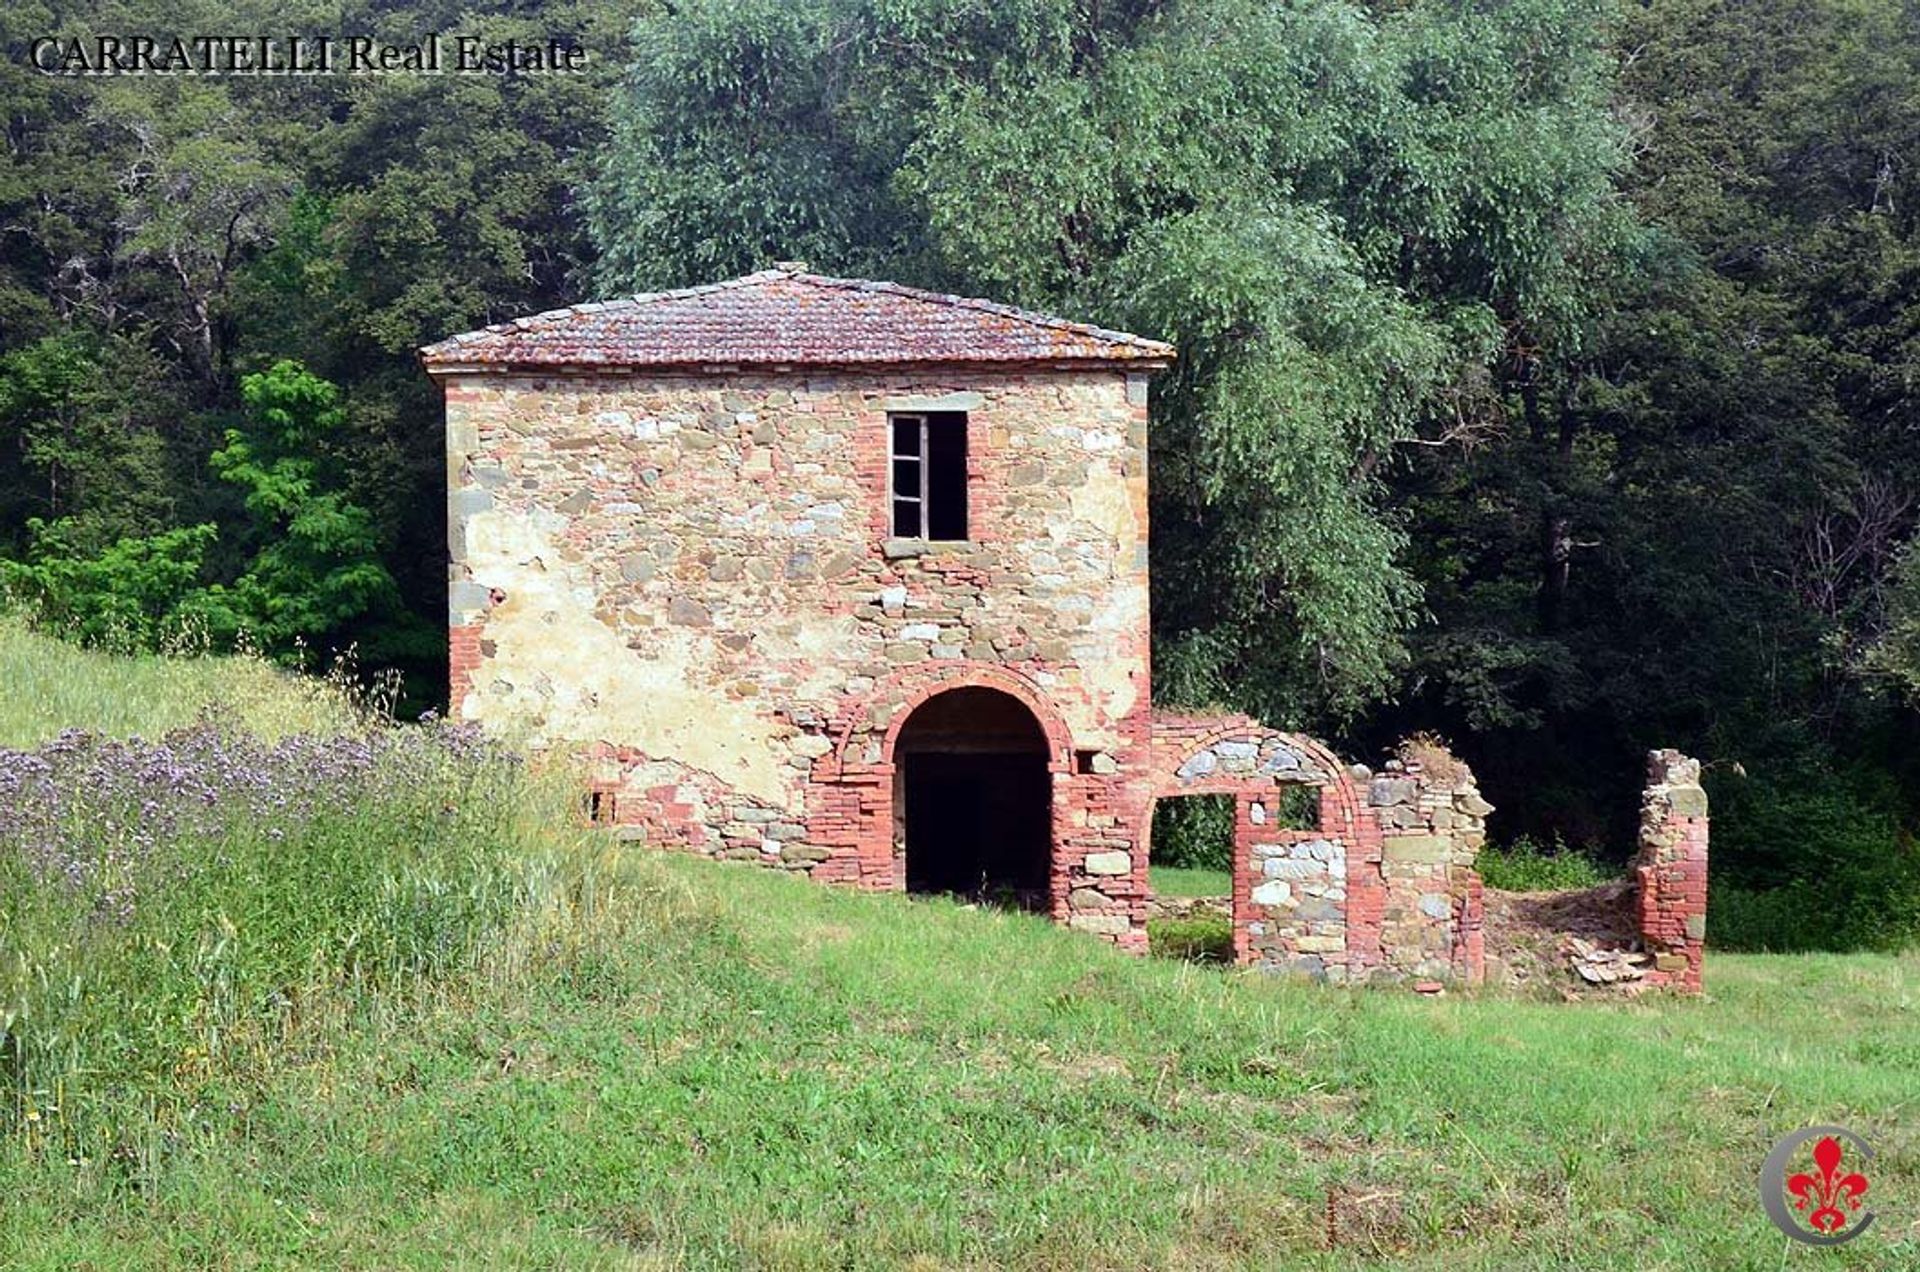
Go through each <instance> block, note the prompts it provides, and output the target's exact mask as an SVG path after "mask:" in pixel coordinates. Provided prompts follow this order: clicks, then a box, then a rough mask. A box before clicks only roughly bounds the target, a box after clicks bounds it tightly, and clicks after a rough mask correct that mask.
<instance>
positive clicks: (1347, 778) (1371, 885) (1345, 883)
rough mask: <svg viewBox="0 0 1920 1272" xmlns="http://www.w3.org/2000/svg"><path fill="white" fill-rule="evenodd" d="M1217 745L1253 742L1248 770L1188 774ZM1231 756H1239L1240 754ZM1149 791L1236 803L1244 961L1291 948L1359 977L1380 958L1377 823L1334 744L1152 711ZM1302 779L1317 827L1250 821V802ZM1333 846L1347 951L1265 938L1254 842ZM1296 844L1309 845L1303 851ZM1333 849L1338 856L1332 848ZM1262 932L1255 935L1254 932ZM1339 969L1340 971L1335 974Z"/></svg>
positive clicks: (1236, 914) (1267, 918) (1269, 922)
mask: <svg viewBox="0 0 1920 1272" xmlns="http://www.w3.org/2000/svg"><path fill="white" fill-rule="evenodd" d="M1223 743H1241V744H1245V745H1248V746H1251V747H1252V748H1254V753H1253V756H1251V757H1249V758H1251V759H1252V760H1253V761H1254V762H1253V763H1252V764H1251V765H1248V766H1246V767H1236V768H1232V769H1226V768H1222V767H1218V766H1215V767H1210V768H1209V769H1208V770H1207V771H1204V772H1200V773H1195V772H1191V771H1189V770H1190V768H1191V766H1192V764H1193V762H1194V761H1195V760H1196V758H1198V757H1200V756H1203V755H1206V754H1208V753H1209V752H1213V751H1214V750H1215V748H1217V747H1219V746H1220V745H1221V744H1223ZM1276 748H1284V749H1285V750H1286V751H1287V752H1289V753H1291V755H1292V756H1295V757H1297V758H1298V761H1299V762H1298V763H1295V764H1289V765H1285V766H1279V767H1273V768H1269V767H1268V762H1269V761H1270V758H1271V754H1272V752H1273V750H1274V749H1276ZM1236 758H1237V757H1236ZM1151 770H1152V774H1151V775H1152V797H1153V800H1154V801H1155V802H1158V801H1159V800H1161V799H1165V798H1172V797H1176V796H1181V795H1231V796H1233V797H1234V802H1235V817H1234V860H1233V944H1234V957H1235V960H1236V961H1238V962H1242V963H1250V962H1263V961H1264V962H1279V963H1282V964H1283V965H1284V963H1285V961H1286V960H1285V957H1284V956H1285V955H1286V954H1287V953H1289V952H1290V953H1291V954H1292V956H1293V962H1294V964H1295V965H1296V966H1307V965H1313V964H1314V963H1315V962H1316V961H1317V962H1320V963H1324V964H1325V968H1324V970H1325V972H1326V973H1327V974H1329V975H1334V974H1337V975H1338V976H1340V977H1343V978H1349V979H1358V978H1361V977H1364V976H1365V975H1366V974H1367V972H1368V971H1369V970H1370V969H1372V968H1373V967H1375V966H1377V965H1378V964H1379V962H1380V958H1381V952H1380V949H1381V947H1380V923H1381V918H1382V916H1383V914H1384V911H1385V907H1386V882H1385V877H1384V875H1383V874H1382V838H1381V832H1380V822H1379V818H1378V816H1377V815H1376V814H1375V813H1374V811H1373V809H1372V808H1371V807H1370V806H1369V805H1368V804H1367V802H1366V800H1365V799H1364V798H1363V797H1362V793H1361V791H1360V790H1359V788H1358V787H1357V786H1356V785H1355V783H1354V779H1353V774H1352V770H1351V769H1349V768H1348V766H1347V765H1346V763H1345V762H1343V761H1342V760H1341V759H1340V757H1339V756H1337V755H1336V754H1334V752H1333V751H1332V749H1331V748H1329V747H1328V746H1327V745H1326V744H1325V743H1322V742H1320V741H1318V740H1317V739H1314V738H1310V737H1305V736H1302V735H1300V734H1297V733H1287V732H1284V731H1282V730H1279V729H1272V728H1269V727H1267V726H1266V725H1264V724H1261V723H1260V722H1259V721H1258V720H1255V719H1254V718H1252V717H1251V716H1245V715H1237V714H1235V715H1217V716H1183V715H1175V714H1171V713H1160V712H1156V713H1155V715H1154V719H1153V750H1152V763H1151ZM1287 784H1300V785H1308V786H1313V787H1315V788H1317V789H1318V790H1319V792H1320V818H1319V823H1320V824H1319V826H1318V828H1316V829H1314V830H1310V831H1297V830H1285V829H1282V828H1279V827H1276V826H1272V825H1269V824H1266V823H1265V822H1264V820H1262V821H1259V822H1256V820H1255V819H1256V817H1260V818H1264V813H1263V811H1262V810H1260V809H1258V808H1256V807H1255V805H1256V804H1259V803H1260V802H1262V801H1263V800H1265V799H1267V798H1269V797H1270V796H1271V794H1272V793H1273V792H1274V791H1275V790H1276V789H1277V788H1278V787H1280V786H1282V785H1287ZM1323 840H1324V841H1328V842H1329V843H1331V844H1335V845H1338V853H1337V855H1338V857H1339V864H1340V868H1341V870H1342V871H1343V879H1342V882H1341V892H1342V894H1343V900H1342V902H1341V904H1340V915H1339V922H1340V923H1341V924H1342V925H1343V926H1344V948H1343V949H1342V950H1340V951H1339V953H1338V956H1337V957H1336V958H1327V957H1325V955H1324V953H1323V952H1321V951H1316V950H1302V949H1297V948H1296V949H1294V950H1292V951H1285V950H1281V949H1279V948H1278V947H1279V945H1280V944H1282V943H1278V942H1275V941H1273V940H1271V939H1270V937H1269V929H1272V928H1274V927H1275V923H1274V916H1273V914H1272V913H1270V912H1267V911H1264V910H1263V909H1262V908H1261V907H1260V906H1259V905H1258V904H1257V903H1256V902H1255V901H1254V900H1253V896H1254V889H1255V888H1256V887H1258V886H1260V885H1261V883H1262V882H1264V881H1265V880H1264V878H1263V876H1262V875H1261V873H1260V866H1259V864H1258V863H1257V862H1256V861H1255V854H1256V845H1280V846H1283V847H1290V846H1293V845H1308V844H1318V843H1320V841H1323ZM1301 851H1303V852H1304V851H1306V850H1305V849H1304V848H1302V850H1301ZM1328 853H1329V855H1330V856H1331V855H1334V853H1333V850H1332V849H1328ZM1256 934H1258V935H1256ZM1336 969H1337V972H1336Z"/></svg>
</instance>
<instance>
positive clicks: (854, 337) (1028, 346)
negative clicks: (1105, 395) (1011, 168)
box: [420, 266, 1174, 370]
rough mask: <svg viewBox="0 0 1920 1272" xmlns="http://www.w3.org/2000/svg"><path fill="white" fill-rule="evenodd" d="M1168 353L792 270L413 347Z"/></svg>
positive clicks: (1088, 355) (510, 352)
mask: <svg viewBox="0 0 1920 1272" xmlns="http://www.w3.org/2000/svg"><path fill="white" fill-rule="evenodd" d="M1173 356H1174V350H1173V346H1171V345H1167V344H1162V343H1161V342H1160V341H1158V340H1147V339H1144V338H1143V337H1140V336H1130V335H1127V334H1126V333H1125V332H1120V331H1107V330H1104V329H1102V328H1100V327H1091V326H1088V325H1086V324H1085V323H1078V322H1067V321H1065V320H1064V319H1060V318H1049V317H1047V316H1046V315H1044V314H1036V313H1030V312H1028V311H1027V310H1024V309H1014V308H1012V307H1011V306H1008V305H996V304H993V303H992V302H990V301H985V300H969V299H966V298H964V297H960V296H943V295H940V294H939V293H937V292H929V291H921V290H919V289H918V288H913V287H902V286H900V285H899V284H897V283H875V282H866V281H863V280H860V279H851V278H827V277H824V276H822V275H819V274H809V273H806V272H804V270H802V269H800V268H798V267H787V266H783V267H780V268H777V269H770V270H763V271H762V272H760V273H758V274H748V275H747V276H746V277H744V278H736V279H734V280H732V281H731V282H725V283H712V284H709V285H708V286H705V287H688V288H684V289H682V290H680V291H668V292H651V293H646V294H642V295H638V296H630V297H626V298H623V299H620V300H609V301H602V302H599V303H596V304H590V305H574V306H571V307H569V308H566V309H555V310H552V311H550V312H548V313H544V314H534V315H533V316H531V317H528V318H520V319H516V320H515V321H513V322H503V323H496V324H495V325H493V326H491V327H485V328H482V329H481V330H479V331H469V332H467V333H465V334H464V335H458V336H453V337H451V338H449V339H446V340H442V341H440V342H439V343H437V344H430V345H427V346H426V347H425V348H423V349H421V350H420V357H421V360H422V361H423V362H424V363H425V364H426V366H427V368H428V369H429V370H446V369H451V368H453V367H460V366H481V367H505V366H510V365H511V366H689V365H706V364H716V363H718V364H736V365H746V364H754V365H766V364H776V363H777V364H790V365H806V364H812V365H822V364H831V365H841V366H855V365H870V364H888V363H902V362H1056V361H1072V360H1093V361H1100V362H1140V363H1145V364H1160V363H1164V362H1167V361H1169V360H1171V359H1172V358H1173Z"/></svg>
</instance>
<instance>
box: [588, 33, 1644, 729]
mask: <svg viewBox="0 0 1920 1272" xmlns="http://www.w3.org/2000/svg"><path fill="white" fill-rule="evenodd" d="M1602 35H1603V28H1602V24H1601V19H1600V12H1599V10H1598V9H1597V8H1595V7H1593V6H1590V5H1586V4H1583V3H1577V2H1569V0H1524V2H1523V3H1519V4H1510V5H1502V6H1498V7H1497V8H1491V9H1462V8H1460V7H1458V6H1451V5H1441V4H1421V5H1414V6H1410V7H1408V8H1406V9H1402V10H1397V11H1394V12H1391V13H1385V14H1375V13H1370V12H1368V11H1366V10H1362V9H1359V8H1355V7H1350V6H1347V5H1344V4H1339V3H1330V2H1322V3H1315V4H1310V5H1303V6H1297V7H1283V6H1272V5H1265V4H1255V3H1245V2H1241V0H1209V2H1203V3H1197V4H1191V5H1182V6H1179V7H1177V8H1175V9H1171V10H1158V9H1155V8H1151V7H1133V6H1124V5H1123V6H1118V7H1116V8H1112V9H1107V8H1098V9H1087V8H1085V7H1083V6H1080V5H1077V4H1071V3H1066V2H1065V0H1024V2H1023V3H1018V4H1013V5H1002V6H994V7H993V8H992V9H990V10H979V9H971V8H964V7H963V8H958V9H955V8H951V7H947V6H942V5H938V4H908V5H894V6H882V5H860V4H853V5H849V4H842V3H837V2H831V0H815V2H812V3H803V4H771V3H755V4H748V5H738V4H728V5H718V4H694V5H689V6H686V7H684V8H681V9H676V10H675V11H673V12H672V13H670V14H667V15H663V16H659V17H655V18H652V19H649V20H647V21H643V22H642V23H641V24H640V26H639V28H638V30H637V33H636V59H635V64H634V67H633V72H632V76H631V78H630V80H629V82H628V86H627V89H626V91H625V92H624V93H623V94H622V96H621V97H620V98H619V100H618V102H617V103H616V108H615V135H614V143H613V146H612V148H611V151H610V153H609V155H608V158H607V162H606V164H605V167H604V172H603V175H602V177H601V179H600V180H599V182H598V183H597V184H596V185H595V186H594V188H593V190H592V191H591V195H590V199H589V211H590V216H591V219H592V223H593V227H594V231H595V235H596V238H597V239H598V241H599V244H600V248H601V252H602V265H601V273H602V276H603V277H604V278H605V279H606V280H607V281H608V282H609V283H611V284H612V285H614V286H617V287H630V286H650V285H656V284H660V283H677V282H689V281H695V280H699V279H705V278H710V277H713V276H715V275H722V274H726V273H731V272H735V271H738V270H743V269H745V268H748V267H751V266H753V265H755V264H758V263H761V262H764V261H766V260H767V259H769V258H773V257H782V256H795V255H805V256H807V257H808V258H809V259H810V260H811V261H812V262H813V264H814V265H815V266H817V267H820V268H825V269H834V270H840V271H843V272H850V273H865V274H873V275H884V276H889V277H895V278H900V279H902V280H905V281H909V282H920V283H927V284H931V285H936V286H942V287H959V288H965V289H969V290H974V291H983V292H988V293H991V294H994V295H996V296H1000V297H1003V298H1006V299H1010V300H1014V301H1018V302H1023V303H1027V304H1031V305H1036V306H1043V307H1049V308H1054V309H1059V310H1063V311H1068V312H1072V313H1074V314H1076V315H1086V316H1091V317H1094V318H1098V319H1102V320H1105V321H1109V322H1111V323H1113V324H1115V325H1124V326H1130V327H1133V328H1136V329H1143V330H1147V331H1150V332H1153V333H1156V334H1161V335H1165V336H1168V337H1169V338H1172V339H1174V340H1176V341H1177V342H1178V343H1179V345H1180V347H1181V354H1182V357H1181V361H1180V363H1179V366H1178V367H1177V368H1176V370H1175V371H1174V373H1173V374H1172V375H1171V376H1170V377H1168V379H1167V380H1166V382H1165V383H1164V384H1163V385H1162V386H1161V391H1160V393H1159V396H1158V406H1157V408H1156V432H1155V451H1154V463H1155V486H1154V498H1155V501H1156V504H1155V510H1154V517H1155V527H1156V535H1155V543H1154V550H1155V553H1156V557H1155V567H1156V569H1155V577H1156V580H1157V585H1158V587H1159V588H1160V592H1159V593H1158V594H1157V595H1156V606H1155V612H1156V615H1158V616H1159V621H1160V629H1159V630H1158V631H1157V633H1156V636H1157V637H1158V642H1157V650H1158V659H1159V666H1158V668H1157V675H1158V678H1159V681H1160V685H1161V687H1162V689H1163V691H1165V692H1167V693H1170V694H1171V695H1172V696H1174V697H1176V698H1187V699H1194V700H1199V699H1206V698H1218V699H1221V700H1225V701H1229V702H1232V703H1233V704H1234V705H1239V706H1247V707H1251V708H1254V709H1257V710H1262V711H1264V712H1265V713H1266V714H1268V715H1269V716H1271V717H1273V718H1276V719H1281V720H1288V719H1291V720H1299V719H1302V718H1303V717H1306V718H1311V717H1315V716H1319V717H1322V718H1324V717H1325V716H1326V715H1327V714H1329V713H1336V714H1337V713H1341V712H1347V711H1350V710H1351V709H1353V708H1354V707H1356V706H1357V705H1358V704H1360V703H1361V702H1363V701H1365V700H1366V699H1367V698H1368V697H1369V696H1371V695H1374V694H1377V693H1379V692H1381V691H1382V690H1384V689H1385V688H1386V687H1387V685H1388V684H1389V683H1390V680H1391V676H1392V674H1393V672H1394V671H1395V669H1396V668H1397V667H1398V665H1399V663H1400V660H1401V656H1402V639H1403V636H1404V633H1405V632H1406V630H1407V629H1408V627H1409V625H1410V624H1411V623H1412V622H1413V621H1414V619H1415V618H1416V617H1417V612H1418V599H1419V598H1418V593H1417V591H1416V589H1415V588H1414V587H1413V586H1412V584H1411V582H1410V580H1409V579H1408V577H1407V575H1406V573H1405V572H1404V570H1403V569H1402V568H1401V565H1400V563H1399V561H1398V559H1397V558H1398V555H1399V553H1400V551H1401V549H1402V547H1403V546H1404V544H1405V538H1404V532H1403V530H1402V528H1401V527H1400V526H1399V525H1398V524H1397V521H1396V519H1395V518H1394V517H1392V516H1391V515H1389V514H1388V513H1387V511H1386V510H1385V507H1384V505H1383V500H1382V496H1383V494H1384V490H1383V487H1382V485H1381V479H1382V476H1383V474H1384V473H1385V472H1387V471H1388V470H1389V469H1391V467H1392V465H1393V462H1394V456H1395V453H1396V451H1397V450H1398V449H1399V448H1400V447H1401V446H1403V445H1404V444H1406V443H1408V442H1411V441H1413V440H1414V439H1415V438H1416V437H1417V436H1418V435H1420V434H1421V433H1422V431H1423V430H1428V429H1430V428H1432V427H1433V426H1435V424H1436V422H1437V421H1439V420H1441V419H1442V418H1445V417H1450V416H1452V415H1454V414H1456V413H1457V412H1458V411H1460V410H1461V409H1463V408H1462V403H1463V402H1468V401H1469V400H1470V399H1471V397H1472V396H1473V390H1472V388H1471V386H1472V385H1473V384H1474V383H1476V382H1477V381H1478V380H1479V379H1483V378H1484V376H1485V375H1486V373H1487V370H1488V368H1489V365H1490V363H1491V362H1492V361H1493V360H1494V359H1495V358H1496V357H1497V356H1498V355H1499V353H1500V351H1501V348H1502V343H1503V331H1506V330H1511V329H1514V328H1515V327H1517V326H1518V325H1519V324H1526V326H1527V327H1528V328H1529V329H1530V330H1531V332H1532V333H1533V335H1532V336H1531V337H1530V338H1531V339H1534V340H1536V341H1537V340H1540V339H1553V340H1558V341H1564V342H1567V343H1568V344H1570V345H1572V344H1576V343H1577V341H1578V338H1579V330H1580V324H1579V319H1580V317H1581V316H1582V315H1583V314H1585V313H1587V312H1588V310H1589V308H1590V303H1589V294H1588V293H1589V290H1590V284H1589V282H1588V281H1587V280H1588V279H1589V278H1590V277H1591V276H1593V275H1594V274H1595V272H1596V270H1597V269H1599V268H1600V266H1599V265H1597V264H1596V262H1604V261H1605V260H1608V259H1610V258H1611V255H1612V254H1613V253H1614V252H1615V251H1616V250H1617V246H1618V243H1619V242H1620V241H1621V240H1622V239H1623V238H1624V237H1625V236H1626V234H1627V230H1626V229H1625V228H1624V227H1625V226H1626V224H1627V221H1626V218H1625V217H1624V216H1622V214H1621V213H1622V209H1621V207H1620V205H1619V203H1618V201H1617V200H1615V199H1614V198H1612V194H1611V191H1612V182H1613V179H1614V176H1615V174H1616V173H1617V172H1618V170H1619V168H1620V167H1621V165H1622V164H1623V162H1624V150H1623V147H1622V139H1621V136H1620V133H1619V130H1618V129H1617V127H1616V126H1615V125H1614V123H1613V122H1612V117H1611V115H1610V114H1609V112H1608V110H1607V103H1606V79H1607V76H1606V62H1605V58H1604V56H1603V54H1602V52H1601V39H1602Z"/></svg>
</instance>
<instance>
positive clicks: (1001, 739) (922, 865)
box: [893, 686, 1053, 910]
mask: <svg viewBox="0 0 1920 1272" xmlns="http://www.w3.org/2000/svg"><path fill="white" fill-rule="evenodd" d="M893 760H894V778H893V812H894V847H895V851H897V852H903V853H904V854H905V856H906V881H907V891H909V892H920V893H929V892H944V893H952V894H955V895H958V896H964V897H971V898H976V899H980V900H986V901H992V902H995V903H999V904H1006V905H1014V906H1018V907H1020V908H1022V909H1028V910H1045V909H1046V908H1047V906H1048V895H1047V881H1048V873H1049V872H1048V866H1049V861H1050V858H1051V855H1052V843H1053V827H1052V821H1053V818H1052V804H1053V780H1052V774H1051V773H1050V772H1049V771H1048V767H1047V735H1046V732H1045V730H1044V729H1042V728H1041V725H1040V722H1039V721H1038V720H1037V719H1035V718H1034V715H1033V712H1031V711H1030V710H1028V709H1027V707H1026V706H1025V705H1024V704H1023V703H1021V702H1020V700H1019V699H1017V698H1015V697H1013V696H1012V695H1011V694H1006V693H1002V692H1000V691H999V690H997V689H987V688H982V687H979V686H966V687H963V688H958V689H949V690H947V691H946V692H944V693H940V694H935V695H934V696H933V697H931V698H928V699H927V700H926V701H925V702H923V703H921V704H920V705H919V706H918V707H916V708H914V711H913V714H912V715H910V716H909V717H907V721H906V723H905V724H904V725H902V726H901V729H900V732H899V735H898V737H897V738H896V739H895V741H894V749H893Z"/></svg>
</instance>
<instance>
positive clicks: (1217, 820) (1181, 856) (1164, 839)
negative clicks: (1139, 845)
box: [1153, 795, 1233, 870]
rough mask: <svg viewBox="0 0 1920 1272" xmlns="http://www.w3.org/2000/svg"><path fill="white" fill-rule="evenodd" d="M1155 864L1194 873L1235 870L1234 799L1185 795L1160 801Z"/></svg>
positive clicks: (1155, 829) (1155, 822)
mask: <svg viewBox="0 0 1920 1272" xmlns="http://www.w3.org/2000/svg"><path fill="white" fill-rule="evenodd" d="M1153 862H1154V864H1155V865H1160V866H1177V867H1180V868H1183V869H1191V870H1231V869H1233V796H1231V795H1183V796H1181V797H1179V798H1177V799H1163V800H1159V801H1157V802H1156V803H1155V804H1154V806H1153Z"/></svg>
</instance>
